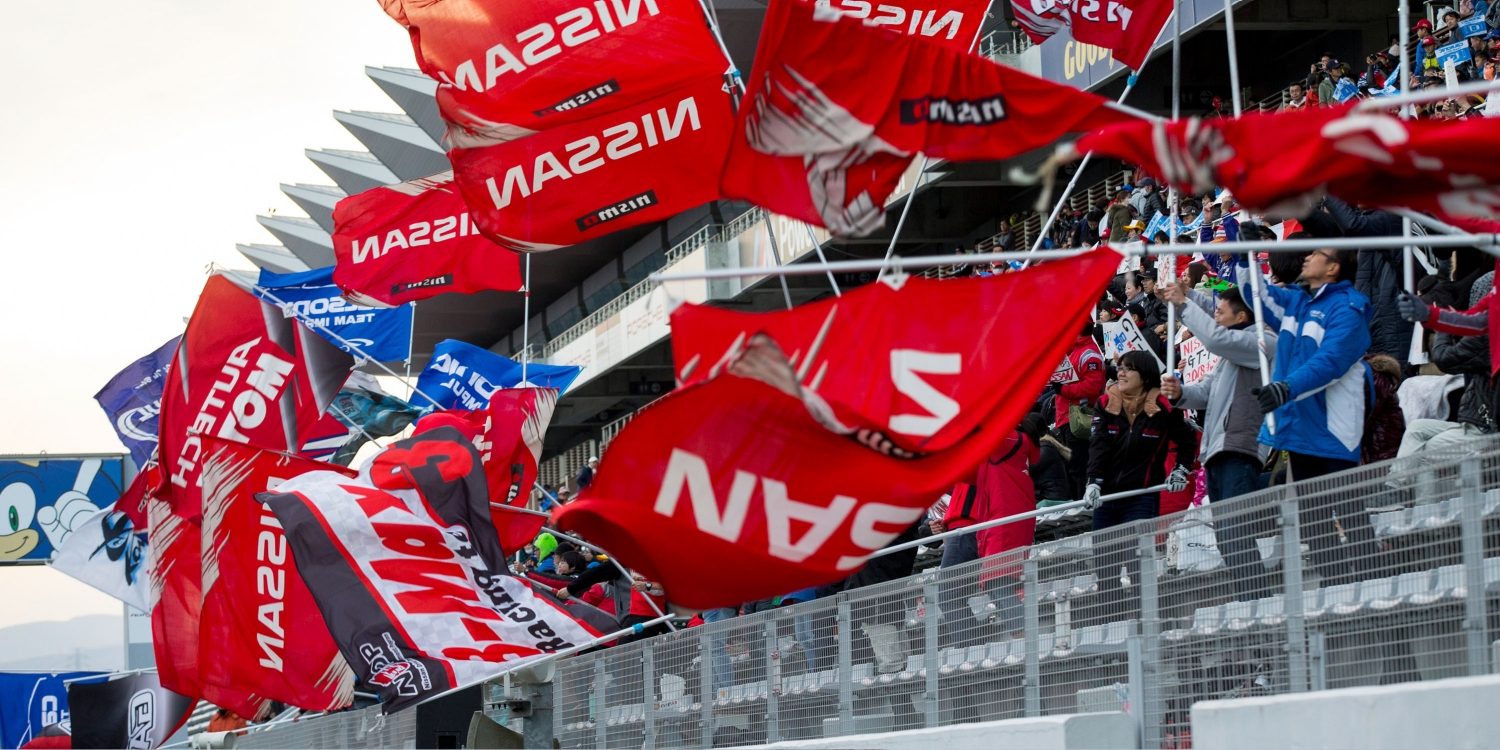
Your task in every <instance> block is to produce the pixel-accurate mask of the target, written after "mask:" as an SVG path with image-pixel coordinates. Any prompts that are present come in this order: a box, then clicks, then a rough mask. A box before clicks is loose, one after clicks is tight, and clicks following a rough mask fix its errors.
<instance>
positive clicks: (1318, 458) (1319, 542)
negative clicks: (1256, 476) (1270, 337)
mask: <svg viewBox="0 0 1500 750" xmlns="http://www.w3.org/2000/svg"><path fill="white" fill-rule="evenodd" d="M1358 258H1359V255H1358V251H1355V250H1338V251H1335V250H1330V249H1326V248H1323V249H1319V250H1314V251H1313V252H1312V253H1311V254H1309V255H1308V256H1307V258H1306V259H1305V260H1303V262H1302V279H1301V280H1302V282H1303V283H1305V284H1307V287H1308V290H1309V292H1311V295H1310V296H1309V295H1308V294H1305V293H1303V292H1302V290H1301V289H1298V288H1295V287H1293V288H1285V289H1283V288H1278V287H1275V286H1272V285H1271V284H1269V283H1263V284H1261V285H1260V287H1261V290H1262V296H1261V299H1262V301H1263V302H1264V304H1265V312H1266V317H1267V318H1269V319H1275V320H1277V321H1279V325H1278V326H1277V328H1278V329H1279V330H1280V333H1279V335H1278V336H1277V339H1276V362H1275V366H1274V367H1273V368H1272V373H1271V377H1272V380H1273V381H1274V382H1272V383H1271V384H1270V385H1267V386H1265V387H1263V388H1256V389H1254V391H1252V393H1253V394H1254V396H1255V398H1256V400H1257V401H1258V402H1259V403H1260V409H1261V412H1263V413H1268V414H1271V413H1274V417H1275V430H1274V431H1272V429H1271V425H1270V424H1269V423H1267V424H1266V425H1264V426H1262V427H1261V433H1260V442H1262V443H1265V444H1267V445H1270V446H1271V447H1272V448H1274V449H1276V450H1284V451H1286V452H1287V457H1288V459H1289V462H1288V465H1289V470H1290V472H1291V478H1292V479H1293V480H1296V481H1301V480H1304V479H1311V478H1313V477H1320V476H1323V475H1325V474H1332V473H1334V472H1338V471H1343V470H1345V469H1352V468H1354V467H1355V466H1358V465H1359V447H1360V439H1361V438H1362V437H1363V436H1364V426H1365V382H1366V366H1365V363H1364V359H1363V358H1364V355H1365V352H1366V351H1368V350H1369V348H1370V316H1371V312H1370V300H1369V299H1368V298H1366V297H1365V296H1364V295H1363V294H1360V293H1359V292H1358V291H1357V290H1355V288H1354V283H1353V282H1354V279H1355V277H1356V275H1357V272H1358ZM1240 270H1241V273H1249V270H1250V269H1249V268H1248V267H1241V269H1240ZM1242 278H1248V276H1244V277H1242ZM1247 288H1248V287H1247ZM1268 322H1269V321H1268ZM1301 523H1302V534H1303V538H1304V539H1306V540H1307V543H1308V546H1309V547H1311V548H1312V559H1313V564H1314V565H1316V566H1317V567H1318V569H1319V571H1320V573H1322V575H1323V576H1325V577H1326V578H1331V579H1333V582H1335V583H1336V582H1339V581H1344V580H1350V578H1349V576H1350V574H1351V571H1350V566H1349V563H1350V562H1351V561H1352V562H1353V563H1354V567H1355V568H1356V569H1358V570H1364V569H1367V568H1368V567H1369V566H1370V564H1371V563H1372V561H1373V556H1374V554H1375V532H1374V530H1373V529H1372V528H1371V526H1370V515H1369V512H1368V510H1367V509H1366V508H1365V506H1364V500H1363V498H1361V497H1360V495H1359V494H1358V493H1357V492H1321V493H1317V494H1312V495H1309V496H1306V497H1303V498H1301ZM1340 530H1342V534H1341V533H1340ZM1341 536H1342V537H1343V538H1345V539H1346V540H1347V541H1346V542H1345V543H1344V544H1343V545H1341V543H1340V537H1341ZM1345 546H1347V549H1344V547H1345Z"/></svg>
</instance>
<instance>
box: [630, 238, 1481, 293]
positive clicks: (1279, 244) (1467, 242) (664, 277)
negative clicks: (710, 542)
mask: <svg viewBox="0 0 1500 750" xmlns="http://www.w3.org/2000/svg"><path fill="white" fill-rule="evenodd" d="M1422 242H1423V244H1426V245H1429V246H1431V247H1435V248H1443V247H1474V248H1478V249H1480V250H1483V251H1484V252H1486V253H1488V254H1490V255H1494V256H1497V257H1500V234H1497V233H1490V232H1485V233H1480V234H1458V235H1452V236H1428V237H1426V238H1424V239H1423V240H1422ZM1408 243H1409V240H1407V239H1406V238H1404V237H1333V238H1310V239H1303V240H1256V241H1253V242H1240V243H1237V246H1238V247H1239V248H1240V251H1242V252H1257V253H1259V252H1267V253H1299V252H1311V251H1313V250H1321V249H1330V250H1344V249H1347V250H1358V249H1361V248H1363V249H1366V250H1388V249H1392V248H1400V247H1405V246H1406V245H1407V244H1408ZM1101 247H1107V248H1109V249H1111V250H1113V251H1114V252H1116V253H1119V254H1120V255H1122V256H1142V257H1164V256H1167V255H1192V254H1193V253H1195V252H1198V246H1197V245H1179V246H1168V247H1162V246H1160V245H1158V246H1155V247H1152V248H1146V247H1144V246H1142V245H1141V243H1138V242H1132V243H1127V244H1124V245H1120V244H1114V243H1104V244H1103V245H1101ZM1095 249H1096V248H1087V249H1084V248H1071V249H1067V250H1038V251H1037V252H1035V253H1033V252H1031V251H1029V250H1016V251H1008V252H1003V253H979V254H977V255H966V256H964V257H963V261H964V262H966V263H1004V262H1009V261H1012V260H1026V259H1027V258H1033V259H1035V260H1062V259H1064V258H1073V257H1077V256H1079V255H1084V254H1085V253H1090V252H1094V250H1095ZM883 262H884V261H882V260H880V259H878V258H867V259H861V260H836V261H831V262H829V263H825V264H818V263H799V264H797V265H794V266H758V267H754V266H752V267H743V268H712V269H708V270H704V271H673V272H659V273H654V274H651V275H650V276H648V277H646V278H647V279H648V280H650V281H652V282H655V283H658V284H661V283H664V282H668V281H696V280H703V279H740V278H750V277H753V276H777V275H780V276H809V275H816V274H820V273H823V272H824V271H825V270H831V271H837V272H848V273H858V272H861V271H878V270H880V266H881V264H882V263H883ZM894 265H895V267H896V268H898V269H926V268H938V267H940V266H951V265H954V256H952V255H917V256H912V257H910V258H897V259H896V260H895V263H894Z"/></svg>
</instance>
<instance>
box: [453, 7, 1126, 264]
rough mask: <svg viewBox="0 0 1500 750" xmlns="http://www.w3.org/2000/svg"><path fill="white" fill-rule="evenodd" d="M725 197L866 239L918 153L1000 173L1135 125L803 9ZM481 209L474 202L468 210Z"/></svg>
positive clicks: (915, 41) (1051, 91)
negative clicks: (1044, 149) (992, 163)
mask: <svg viewBox="0 0 1500 750" xmlns="http://www.w3.org/2000/svg"><path fill="white" fill-rule="evenodd" d="M755 62H756V66H755V67H756V69H755V71H753V72H752V74H751V76H750V82H749V87H748V90H747V91H746V94H745V99H744V101H743V102H742V103H741V107H740V113H739V118H738V120H737V121H736V123H735V138H734V140H733V141H732V143H731V147H730V150H729V160H728V163H727V164H725V166H724V173H723V177H722V180H721V183H720V188H721V189H722V191H723V193H724V195H725V196H726V197H730V198H743V199H745V200H749V201H751V202H753V203H756V204H757V205H760V206H763V207H765V208H768V209H770V210H772V211H775V212H776V213H779V214H782V215H784V216H789V217H792V218H796V219H801V220H803V221H807V222H810V223H814V224H818V225H820V226H825V227H827V228H828V229H829V230H831V231H833V232H835V233H837V234H846V235H848V234H855V235H858V234H869V233H870V232H872V231H874V230H876V229H878V228H879V227H881V226H883V225H884V221H885V201H886V199H887V198H888V197H889V196H890V194H891V192H892V191H893V190H894V189H895V186H896V184H897V181H898V180H899V179H900V177H901V175H902V174H903V173H904V172H905V170H906V168H907V166H908V165H909V164H910V163H911V160H912V159H913V158H914V157H915V156H916V155H917V154H919V153H921V154H926V155H928V156H931V157H933V158H940V159H950V160H955V161H968V160H991V159H1005V158H1009V157H1012V156H1015V155H1017V154H1020V153H1024V152H1026V151H1029V150H1031V149H1034V148H1039V147H1041V146H1046V145H1050V144H1052V143H1053V142H1055V141H1056V140H1057V139H1058V138H1059V137H1060V136H1062V135H1063V134H1065V133H1068V132H1074V131H1084V130H1092V129H1094V128H1099V127H1103V126H1105V125H1108V124H1111V123H1117V122H1126V121H1131V120H1134V119H1136V118H1135V117H1134V116H1133V115H1130V114H1128V113H1126V112H1125V111H1122V110H1120V109H1117V108H1115V105H1114V104H1113V103H1112V102H1110V101H1108V100H1106V99H1103V98H1101V97H1098V96H1094V95H1093V94H1087V93H1084V92H1082V91H1078V90H1077V89H1073V88H1070V87H1068V86H1063V85H1060V84H1056V83H1051V82H1049V81H1046V80H1043V79H1041V78H1037V77H1035V76H1031V75H1027V74H1025V73H1022V72H1021V71H1018V70H1014V69H1011V68H1007V67H1005V66H1003V65H999V64H996V63H994V62H992V61H990V60H986V59H984V58H980V57H976V56H971V55H967V54H964V53H962V52H958V51H955V50H953V49H951V48H949V47H945V46H943V45H940V44H937V43H934V42H931V41H928V40H926V39H923V38H921V37H912V36H906V35H903V34H898V33H894V32H891V31H887V30H884V29H881V28H869V27H866V26H864V25H862V24H861V23H860V22H859V21H858V20H855V19H853V18H850V17H848V16H846V15H843V14H842V13H841V12H839V11H837V10H834V9H832V8H829V7H826V6H819V5H814V4H812V3H811V2H808V1H806V0H776V1H775V2H772V3H771V6H770V10H768V11H767V13H766V21H765V26H764V27H763V28H762V29H761V36H760V45H759V48H758V51H757V53H756V61H755ZM471 202H472V199H471Z"/></svg>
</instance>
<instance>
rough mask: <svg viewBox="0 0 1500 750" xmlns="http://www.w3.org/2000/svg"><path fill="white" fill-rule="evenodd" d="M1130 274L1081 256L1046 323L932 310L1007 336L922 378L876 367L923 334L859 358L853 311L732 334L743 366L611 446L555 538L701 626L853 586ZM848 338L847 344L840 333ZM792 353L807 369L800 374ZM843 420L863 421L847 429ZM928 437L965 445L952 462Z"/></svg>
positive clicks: (1011, 420)
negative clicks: (622, 569)
mask: <svg viewBox="0 0 1500 750" xmlns="http://www.w3.org/2000/svg"><path fill="white" fill-rule="evenodd" d="M1118 264H1119V255H1118V254H1116V253H1113V252H1109V251H1102V252H1101V251H1096V252H1093V253H1090V254H1088V255H1086V256H1084V260H1083V261H1082V262H1081V263H1078V264H1074V265H1072V266H1070V267H1069V268H1070V271H1071V272H1072V273H1071V274H1070V275H1069V276H1068V277H1067V283H1068V285H1069V289H1070V292H1069V294H1067V295H1064V296H1062V297H1058V296H1057V295H1055V294H1052V295H1050V299H1048V300H1047V301H1046V302H1045V307H1037V306H1033V305H1032V304H1030V303H1031V302H1033V301H1034V300H1033V299H1032V298H1031V297H1030V296H1029V295H1026V294H1022V293H1019V292H1016V293H1013V294H1012V295H1011V296H1010V298H1009V299H1008V300H1007V302H1006V304H1003V305H999V306H996V307H995V308H992V309H987V310H986V311H985V312H984V313H982V314H975V313H974V311H973V310H969V309H964V310H959V309H957V306H955V307H954V308H947V307H944V308H941V309H933V310H924V311H923V312H930V313H931V315H932V318H933V319H934V320H936V319H939V318H941V317H942V316H943V315H944V314H945V312H946V314H948V315H949V317H948V318H947V319H948V320H952V319H954V318H955V317H956V318H962V319H964V320H971V321H972V320H977V319H989V318H998V319H999V320H1000V321H1001V322H1000V323H999V325H997V326H995V327H990V328H987V329H986V331H987V332H988V336H989V337H988V338H985V337H983V336H978V335H976V336H975V337H974V340H973V341H972V342H971V344H972V346H970V347H968V348H965V349H962V350H960V351H958V352H946V351H942V350H941V349H928V348H926V347H925V346H924V345H923V344H921V343H916V344H914V346H915V347H917V351H916V352H913V354H917V355H932V359H924V358H922V357H921V356H918V357H917V358H915V359H908V360H907V361H923V362H932V363H938V364H940V365H941V367H938V368H928V369H926V371H922V372H918V371H912V370H910V369H908V368H904V367H901V366H899V365H898V366H894V367H892V368H891V369H886V368H885V367H884V366H883V365H880V366H875V367H870V366H869V363H871V362H883V361H893V360H896V359H897V358H896V357H895V356H893V355H895V354H897V353H898V352H900V350H901V348H903V347H906V346H908V345H910V344H908V341H910V339H908V338H907V336H908V334H914V332H915V331H917V330H925V327H924V326H921V325H917V326H913V327H912V330H908V331H903V330H899V329H893V328H891V327H890V325H889V324H888V323H887V322H885V321H884V320H881V321H877V322H875V323H874V324H873V327H874V328H875V330H876V331H877V333H876V334H874V335H872V336H867V337H861V338H857V339H855V340H854V341H852V342H849V343H848V344H845V343H844V342H842V341H841V340H840V339H839V338H838V336H839V335H840V334H844V335H853V334H854V331H852V330H851V329H849V328H848V327H847V325H848V321H847V320H841V315H842V314H843V311H842V310H833V309H832V308H829V307H826V306H824V307H820V308H818V310H817V313H816V314H814V315H810V316H790V317H789V318H788V319H786V320H780V321H770V320H767V321H765V322H766V323H768V325H764V326H756V325H753V324H748V323H746V322H745V321H738V322H737V323H732V324H729V325H731V328H730V329H729V330H728V331H726V333H727V334H728V336H729V337H730V338H731V339H740V336H739V333H740V332H741V331H745V330H749V331H752V334H751V335H749V336H747V337H745V338H743V339H742V340H741V342H740V343H739V344H736V345H732V346H728V347H727V350H728V351H729V352H731V354H730V357H729V359H728V360H726V361H725V362H722V363H721V362H719V361H718V360H719V358H720V356H721V354H723V353H724V352H725V351H726V349H725V348H721V347H720V346H719V343H720V342H715V343H713V344H712V345H708V344H704V346H705V347H707V349H708V351H710V352H711V354H710V355H708V356H705V357H704V358H703V359H702V360H700V362H702V363H703V364H704V366H707V367H709V368H710V370H709V372H710V374H712V375H713V376H712V377H711V378H709V379H708V380H706V381H704V382H698V383H695V384H693V385H689V386H686V387H684V388H682V389H680V390H678V391H675V392H673V393H671V394H669V395H667V396H666V397H665V398H663V399H661V400H660V401H657V402H656V403H654V404H652V405H651V406H648V407H646V408H645V409H644V410H642V411H641V412H640V413H639V414H637V415H636V416H635V417H634V418H633V419H632V420H631V421H630V423H629V424H628V425H626V426H625V429H624V430H622V431H621V432H620V434H619V435H618V436H617V437H616V438H615V439H614V441H612V442H611V443H610V448H609V450H608V451H607V452H606V453H605V455H604V457H603V461H602V464H601V466H600V469H599V472H598V473H597V474H596V475H595V478H594V481H593V483H592V484H590V485H589V487H588V488H587V489H586V490H584V492H583V493H582V494H581V495H580V496H579V497H578V498H577V499H575V500H574V501H573V502H571V503H569V504H568V505H566V506H564V507H563V508H562V509H561V510H560V511H559V512H558V513H557V515H556V520H557V523H558V525H559V526H560V527H561V528H564V529H570V530H577V531H578V532H579V533H581V534H582V535H583V536H584V537H585V538H587V539H589V540H590V541H593V542H596V543H598V544H600V545H602V546H604V547H606V548H608V549H610V550H612V551H614V552H615V553H616V554H618V555H619V556H620V558H621V560H622V561H623V562H625V563H626V564H628V565H630V566H631V567H632V568H633V569H638V570H640V571H641V572H642V573H644V574H645V575H646V576H647V577H648V578H650V579H652V580H656V581H661V582H662V584H663V585H664V586H665V587H666V590H667V595H668V596H669V597H671V599H672V601H673V602H674V603H677V604H680V605H682V606H685V607H690V608H707V607H716V606H725V605H729V604H732V603H734V602H742V601H750V600H755V599H761V598H766V597H769V596H774V595H775V594H776V592H784V591H789V590H794V589H798V588H802V587H806V586H813V585H819V584H824V583H829V582H832V581H835V580H838V579H840V578H842V577H845V576H847V575H848V574H849V573H850V572H852V571H853V570H855V569H857V568H859V567H860V566H861V565H863V564H864V562H865V560H866V559H868V558H869V556H870V554H871V553H873V552H874V551H876V550H878V549H880V548H881V547H883V546H885V545H886V544H888V543H889V542H890V540H891V539H892V538H893V537H895V536H896V535H897V534H898V533H900V532H901V531H902V530H904V529H905V528H906V527H908V526H909V525H910V524H911V523H912V522H913V521H915V520H916V519H918V518H919V517H921V515H922V514H923V513H925V512H926V510H927V508H928V507H929V506H931V505H932V503H933V502H934V501H935V500H936V499H937V498H938V497H939V496H940V495H941V494H942V493H943V492H945V491H947V490H948V489H949V488H951V487H952V486H953V484H954V483H955V482H957V481H960V480H962V479H964V478H965V477H968V476H970V475H972V472H973V470H974V468H975V466H977V465H978V464H979V462H981V461H983V460H984V459H985V457H987V456H988V455H990V452H991V451H992V450H993V448H994V447H995V445H997V444H998V443H999V442H1000V441H1001V440H1003V439H1004V438H1005V437H1006V436H1007V435H1009V434H1010V433H1011V431H1012V430H1013V429H1014V428H1015V425H1016V424H1017V423H1018V422H1019V421H1020V419H1021V417H1022V416H1023V415H1024V414H1025V413H1026V411H1027V409H1029V408H1030V406H1031V404H1032V402H1033V400H1034V397H1035V395H1036V394H1037V393H1038V392H1040V391H1041V389H1042V387H1043V386H1044V385H1045V383H1046V381H1047V379H1048V377H1049V376H1050V375H1051V373H1052V363H1054V362H1056V361H1057V360H1059V359H1061V358H1062V357H1063V356H1064V355H1066V353H1067V348H1068V347H1069V346H1070V345H1071V343H1072V341H1073V340H1074V339H1075V337H1076V333H1077V331H1078V330H1079V329H1080V328H1081V327H1082V326H1083V324H1084V322H1085V321H1087V320H1088V317H1089V309H1090V307H1091V306H1092V303H1093V300H1095V299H1097V298H1098V294H1099V293H1101V292H1102V291H1103V289H1104V287H1105V285H1107V284H1108V282H1109V280H1110V278H1112V277H1113V276H1114V270H1115V267H1116V266H1117V265H1118ZM1045 267H1046V266H1045V264H1044V265H1043V266H1042V267H1041V268H1039V269H1037V270H1034V271H1026V272H1021V273H1017V274H1015V275H1014V276H1013V277H1012V278H1013V280H1014V286H1015V287H1017V288H1018V289H1024V288H1031V289H1045V288H1051V287H1047V286H1046V285H1045V284H1041V283H1039V284H1036V285H1032V284H1031V281H1032V280H1033V279H1036V278H1041V277H1040V276H1038V275H1037V274H1038V273H1039V272H1040V271H1042V270H1043V269H1045ZM1048 278H1050V277H1048ZM1005 280H1006V279H1005V278H1004V277H1000V278H988V279H979V280H977V281H980V282H990V283H997V282H1001V281H1005ZM934 283H937V284H949V283H951V282H934ZM1054 291H1055V288H1054ZM854 294H859V292H853V293H851V294H849V295H845V296H846V298H847V297H849V296H853V295H854ZM877 294H880V295H883V294H884V292H878V293H877ZM1037 294H1039V295H1040V294H1042V292H1037ZM921 299H924V300H925V299H927V297H925V296H922V297H921ZM886 301H888V302H891V303H894V304H895V305H896V306H897V309H899V310H901V311H905V312H907V313H909V314H910V313H912V312H913V311H914V310H917V309H918V308H916V307H915V302H909V301H907V300H904V299H902V298H901V296H900V294H899V292H898V294H897V295H896V296H895V297H892V298H888V299H887V300H886ZM855 307H858V305H857V304H856V305H855ZM1043 310H1045V313H1046V314H1045V315H1042V314H1039V312H1040V311H1043ZM793 312H794V313H795V312H796V311H795V310H794V311H793ZM830 313H831V314H830ZM698 322H699V323H706V322H707V319H706V318H705V319H703V320H700V321H698ZM779 323H780V324H784V325H778V324H779ZM825 326H826V328H825ZM834 329H837V330H838V333H829V332H830V331H833V330H834ZM760 331H766V333H762V332H760ZM820 332H821V333H822V334H827V335H820ZM697 333H699V334H702V338H703V340H705V341H706V337H708V336H709V335H710V334H709V333H708V331H707V328H706V327H703V328H699V329H698V330H697ZM695 338H698V337H695ZM778 342H790V343H783V344H782V345H781V346H778V345H777V344H778ZM688 345H689V346H694V345H695V344H692V343H689V344H688ZM675 346H676V344H675V342H674V347H675ZM784 349H791V350H793V351H794V352H795V353H796V354H797V355H798V359H797V361H796V362H795V363H794V362H792V361H791V359H789V358H788V357H787V355H786V352H785V351H784ZM992 352H998V355H993V354H991V353H992ZM901 356H903V357H905V356H909V355H905V354H903V355H901ZM809 363H811V364H809ZM861 364H862V365H864V367H859V366H857V365H861ZM819 371H822V373H823V374H822V375H821V376H819V375H817V373H818V372H819ZM883 380H884V381H885V382H881V381H883ZM959 381H963V382H962V383H960V382H959ZM804 384H807V386H804ZM982 392H983V393H993V394H995V396H994V397H993V398H984V397H981V396H980V394H981V393H982ZM845 393H847V394H849V395H848V396H847V397H845V396H843V395H842V394H845ZM819 394H822V395H821V396H819ZM954 396H958V397H960V398H963V399H966V400H967V403H961V402H959V401H956V400H955V399H954ZM843 417H850V418H851V419H856V420H858V421H856V422H854V423H853V424H845V423H843V422H842V421H841V419H842V418H843ZM903 419H905V420H915V421H917V422H921V421H923V420H926V422H927V424H926V425H925V426H923V427H922V428H921V429H918V430H915V431H912V430H907V429H903V428H901V427H900V424H901V423H902V421H903ZM937 422H941V425H939V426H937V429H935V430H933V431H932V432H931V433H930V435H929V436H928V437H927V442H923V440H922V438H921V437H917V438H916V439H915V440H910V441H909V442H908V444H912V445H919V446H921V447H923V448H930V449H932V450H930V452H925V453H921V454H915V453H914V452H912V451H909V450H906V449H905V448H903V446H902V445H901V443H900V442H897V441H896V440H893V439H887V435H888V434H890V433H893V432H894V433H903V434H901V435H898V437H900V438H902V439H908V438H911V437H912V436H913V435H918V436H919V435H920V434H921V433H926V432H928V430H929V429H930V428H931V427H933V426H935V425H936V423H937ZM893 425H897V427H896V428H895V429H892V426H893ZM950 425H951V427H950ZM959 425H965V427H963V428H960V427H959ZM960 429H962V434H960V432H959V431H960ZM931 435H937V436H941V437H943V438H945V439H946V438H961V439H957V440H954V441H952V442H951V443H950V444H946V445H945V446H944V447H939V445H938V443H937V441H935V440H933V439H932V438H931ZM683 549H691V550H693V552H694V555H698V556H702V557H704V558H705V559H730V560H735V561H736V565H737V566H739V567H740V568H742V569H744V570H753V571H755V575H731V576H726V575H723V574H722V571H721V570H718V569H714V568H712V567H704V566H696V565H683V564H682V555H681V550H683Z"/></svg>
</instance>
